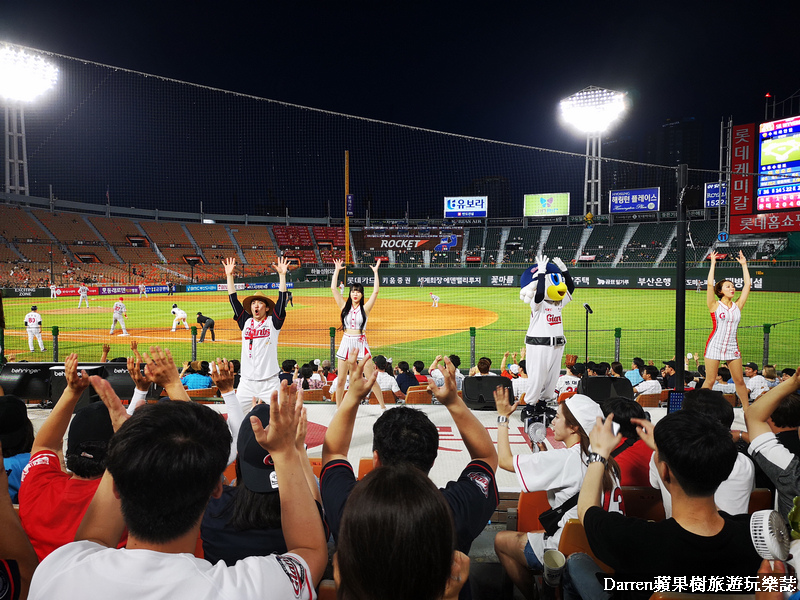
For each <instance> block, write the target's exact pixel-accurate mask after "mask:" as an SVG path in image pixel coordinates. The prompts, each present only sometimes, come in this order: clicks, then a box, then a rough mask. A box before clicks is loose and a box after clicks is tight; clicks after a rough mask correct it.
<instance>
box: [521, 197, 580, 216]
mask: <svg viewBox="0 0 800 600" xmlns="http://www.w3.org/2000/svg"><path fill="white" fill-rule="evenodd" d="M524 199H525V200H524V211H523V216H525V217H561V216H565V215H569V192H558V193H555V194H525V196H524Z"/></svg>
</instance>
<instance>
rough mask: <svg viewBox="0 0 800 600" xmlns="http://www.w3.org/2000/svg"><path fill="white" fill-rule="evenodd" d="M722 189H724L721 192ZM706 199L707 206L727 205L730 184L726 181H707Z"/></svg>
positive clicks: (705, 205) (704, 204)
mask: <svg viewBox="0 0 800 600" xmlns="http://www.w3.org/2000/svg"><path fill="white" fill-rule="evenodd" d="M720 190H722V192H721V193H720ZM704 199H705V202H704V203H703V206H704V207H705V208H716V207H718V206H725V205H726V204H727V202H728V184H727V183H725V182H724V181H723V182H722V183H720V182H719V181H715V182H712V183H707V184H706V185H705V194H704Z"/></svg>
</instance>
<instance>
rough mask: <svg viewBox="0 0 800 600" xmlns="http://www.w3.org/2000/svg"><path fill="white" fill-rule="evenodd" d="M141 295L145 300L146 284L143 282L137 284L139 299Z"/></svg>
mask: <svg viewBox="0 0 800 600" xmlns="http://www.w3.org/2000/svg"><path fill="white" fill-rule="evenodd" d="M142 296H144V299H145V300H147V285H145V284H144V283H140V284H139V300H141V299H142Z"/></svg>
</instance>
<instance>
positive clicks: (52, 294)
mask: <svg viewBox="0 0 800 600" xmlns="http://www.w3.org/2000/svg"><path fill="white" fill-rule="evenodd" d="M53 298H58V294H56V284H55V283H51V284H50V299H51V300H52V299H53Z"/></svg>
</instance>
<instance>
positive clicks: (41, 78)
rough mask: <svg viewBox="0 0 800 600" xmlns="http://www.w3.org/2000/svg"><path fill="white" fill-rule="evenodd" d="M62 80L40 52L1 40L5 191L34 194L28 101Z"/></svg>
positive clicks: (8, 192)
mask: <svg viewBox="0 0 800 600" xmlns="http://www.w3.org/2000/svg"><path fill="white" fill-rule="evenodd" d="M57 81H58V69H57V68H56V66H55V65H53V64H51V63H49V62H48V61H46V60H45V59H44V58H42V57H41V56H40V55H38V54H31V53H29V52H26V51H25V50H23V49H22V48H16V47H14V46H11V45H9V44H0V98H3V99H4V100H5V105H6V106H5V140H6V142H5V149H6V156H5V176H6V180H5V192H6V193H7V194H20V195H24V196H29V195H30V189H29V187H28V149H27V148H28V146H27V143H26V141H25V108H24V106H25V104H26V103H29V102H32V101H34V100H36V98H38V97H39V96H41V95H42V94H44V93H45V92H46V91H47V90H49V89H51V88H52V87H54V86H55V84H56V82H57Z"/></svg>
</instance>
